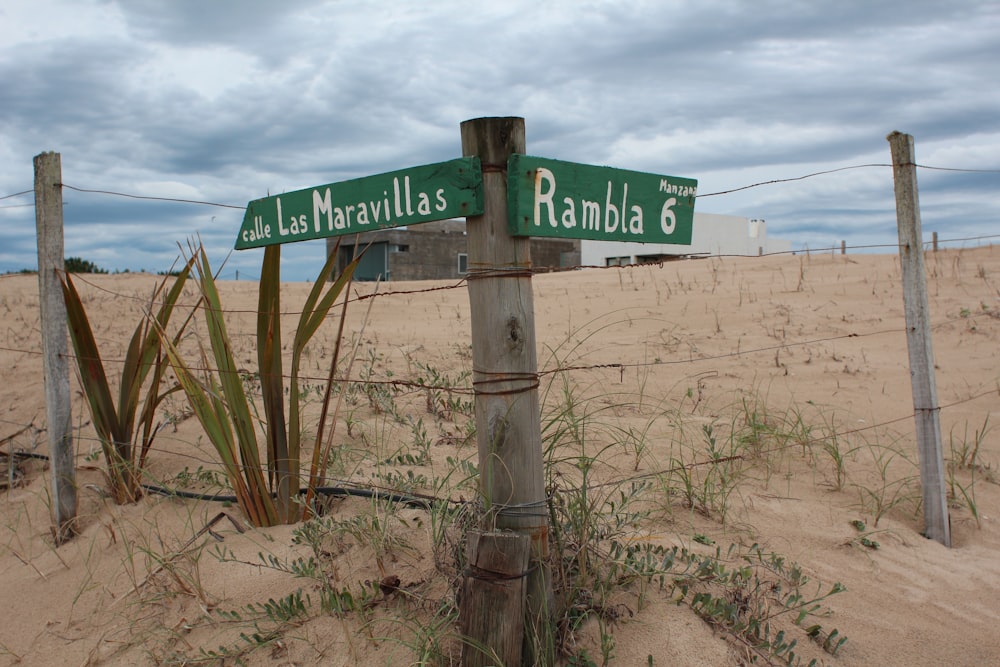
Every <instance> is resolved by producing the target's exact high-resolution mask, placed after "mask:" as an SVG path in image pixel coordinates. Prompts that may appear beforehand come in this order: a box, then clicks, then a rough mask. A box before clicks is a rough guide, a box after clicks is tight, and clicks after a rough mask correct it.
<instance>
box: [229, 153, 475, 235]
mask: <svg viewBox="0 0 1000 667" xmlns="http://www.w3.org/2000/svg"><path fill="white" fill-rule="evenodd" d="M482 213H483V172H482V168H481V167H480V165H479V158H476V157H468V158H459V159H456V160H449V161H448V162H438V163H436V164H428V165H423V166H420V167H412V168H410V169H401V170H399V171H391V172H388V173H385V174H378V175H376V176H366V177H364V178H356V179H354V180H350V181H343V182H341V183H331V184H329V185H320V186H317V187H314V188H307V189H305V190H296V191H295V192H287V193H285V194H281V195H276V196H274V197H265V198H264V199H255V200H254V201H252V202H250V203H249V204H248V205H247V211H246V214H245V215H244V216H243V225H242V226H241V227H240V232H239V234H238V235H237V237H236V249H237V250H244V249H246V248H259V247H262V246H267V245H273V244H275V243H291V242H293V241H306V240H309V239H318V238H325V237H327V236H340V235H343V234H355V233H358V232H368V231H373V230H376V229H384V228H387V227H402V226H404V225H416V224H419V223H422V222H432V221H434V220H446V219H448V218H457V217H463V216H469V215H482Z"/></svg>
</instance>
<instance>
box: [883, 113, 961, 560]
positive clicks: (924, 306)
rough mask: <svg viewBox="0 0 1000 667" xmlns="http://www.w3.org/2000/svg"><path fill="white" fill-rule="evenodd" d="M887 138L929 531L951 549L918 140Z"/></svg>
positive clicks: (897, 135) (901, 136)
mask: <svg viewBox="0 0 1000 667" xmlns="http://www.w3.org/2000/svg"><path fill="white" fill-rule="evenodd" d="M886 139H888V141H889V147H890V150H891V153H892V173H893V183H894V189H895V193H896V223H897V227H898V229H899V262H900V265H901V267H902V270H903V308H904V310H905V313H906V343H907V349H908V350H909V355H910V382H911V385H912V387H913V412H914V419H915V421H916V431H917V448H918V456H919V458H920V487H921V490H922V493H923V505H924V531H925V533H926V535H927V537H929V538H931V539H933V540H937V541H938V542H940V543H941V544H943V545H945V546H946V547H950V546H951V524H950V521H949V517H948V500H947V497H946V495H945V470H944V457H943V454H942V449H941V414H940V410H941V409H940V407H938V401H937V387H936V386H935V382H934V352H933V348H932V340H931V325H930V312H929V311H930V307H929V305H928V301H927V275H926V271H925V269H924V243H923V239H922V237H921V232H920V202H919V198H918V196H917V172H916V154H915V151H914V148H913V137H912V136H910V135H908V134H902V133H900V132H893V133H892V134H890V135H889V136H888V137H886Z"/></svg>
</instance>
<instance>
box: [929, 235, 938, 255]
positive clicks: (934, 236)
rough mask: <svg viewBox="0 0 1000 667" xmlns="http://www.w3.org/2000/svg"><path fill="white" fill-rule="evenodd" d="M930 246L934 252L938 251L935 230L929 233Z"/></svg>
mask: <svg viewBox="0 0 1000 667" xmlns="http://www.w3.org/2000/svg"><path fill="white" fill-rule="evenodd" d="M931 246H932V247H933V248H934V252H937V251H938V241H937V232H932V233H931Z"/></svg>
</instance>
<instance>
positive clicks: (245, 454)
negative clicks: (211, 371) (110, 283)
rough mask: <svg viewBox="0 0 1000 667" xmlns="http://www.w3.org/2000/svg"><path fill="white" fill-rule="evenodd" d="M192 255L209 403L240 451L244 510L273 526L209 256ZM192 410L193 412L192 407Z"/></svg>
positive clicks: (273, 514) (274, 515)
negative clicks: (210, 365)
mask: <svg viewBox="0 0 1000 667" xmlns="http://www.w3.org/2000/svg"><path fill="white" fill-rule="evenodd" d="M192 254H197V255H198V259H197V261H196V262H195V264H194V266H195V269H196V271H197V273H198V282H199V286H200V288H201V293H202V296H203V298H204V300H205V304H204V308H205V322H206V326H207V328H208V335H209V342H210V344H211V349H212V356H213V359H214V364H215V369H216V374H217V377H218V388H217V389H216V390H214V391H213V397H212V399H211V400H212V402H213V406H214V411H215V412H216V413H218V414H219V418H220V419H223V418H224V419H228V421H229V422H230V424H231V426H232V433H233V434H234V436H235V445H236V448H237V449H238V452H239V471H240V473H241V474H240V475H239V477H240V478H241V481H242V482H243V483H245V485H246V487H247V498H246V505H245V506H244V511H246V512H247V514H248V517H249V518H251V521H254V523H255V524H256V525H260V526H269V525H274V524H275V523H277V520H278V517H277V513H276V511H275V507H274V503H273V501H272V499H271V493H270V490H269V488H268V484H267V482H266V480H265V478H264V473H263V471H262V469H261V462H260V453H259V451H258V442H257V435H256V432H255V430H254V423H253V415H252V414H251V411H250V405H249V401H248V400H247V396H246V391H245V390H244V387H243V380H242V377H241V375H240V373H239V370H238V368H237V367H236V362H235V360H234V357H233V351H232V345H231V343H230V338H229V334H228V332H227V331H226V325H225V321H224V319H223V316H222V313H223V311H222V303H221V299H220V298H219V292H218V289H217V287H216V284H215V278H214V276H213V275H212V270H211V266H210V265H209V262H208V255H207V254H206V253H205V250H204V248H199V249H198V250H197V251H195V252H194V253H192ZM171 364H173V359H171ZM185 392H187V388H185ZM188 397H189V399H190V398H191V394H188ZM192 409H194V405H193V404H192ZM220 445H223V446H229V445H228V444H227V443H226V441H223V442H221V443H219V444H217V445H216V447H217V449H220ZM220 453H221V451H220Z"/></svg>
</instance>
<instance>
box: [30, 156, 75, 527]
mask: <svg viewBox="0 0 1000 667" xmlns="http://www.w3.org/2000/svg"><path fill="white" fill-rule="evenodd" d="M34 162H35V228H36V233H37V235H38V304H39V308H40V310H41V326H42V372H43V374H44V376H45V416H46V421H47V430H48V436H49V467H50V469H51V471H52V507H51V514H52V533H53V535H54V537H55V540H56V544H62V543H63V542H65V541H66V540H68V539H69V538H70V537H72V536H73V535H74V534H75V532H76V527H75V523H76V503H77V500H76V461H75V460H74V455H73V433H72V415H71V412H70V391H69V356H68V354H67V347H66V332H67V324H66V303H65V302H64V301H63V293H62V285H61V284H60V282H59V272H60V271H62V270H63V268H64V263H63V211H62V208H63V198H62V161H61V159H60V156H59V154H58V153H42V154H40V155H36V156H35V161H34Z"/></svg>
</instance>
